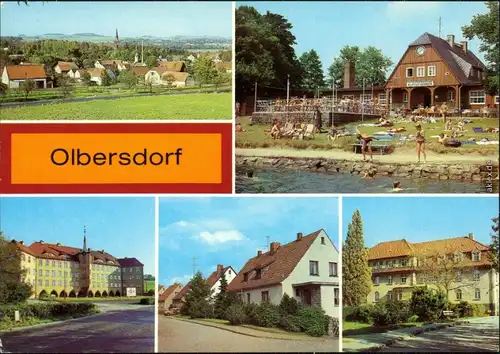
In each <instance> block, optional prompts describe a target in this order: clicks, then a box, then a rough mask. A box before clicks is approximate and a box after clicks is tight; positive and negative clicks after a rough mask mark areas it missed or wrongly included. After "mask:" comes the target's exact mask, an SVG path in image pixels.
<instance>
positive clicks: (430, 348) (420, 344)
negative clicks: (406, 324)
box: [380, 316, 499, 353]
mask: <svg viewBox="0 0 500 354" xmlns="http://www.w3.org/2000/svg"><path fill="white" fill-rule="evenodd" d="M498 321H499V318H498V316H497V317H485V318H482V319H480V320H479V321H476V320H474V321H473V322H471V323H467V324H464V325H460V326H456V327H449V328H445V329H441V330H438V331H432V332H427V333H423V334H420V335H418V336H416V337H413V338H412V339H409V340H404V341H401V342H398V343H396V344H394V345H392V346H390V347H388V348H385V349H383V350H380V351H382V352H476V353H477V352H498V351H499V324H498Z"/></svg>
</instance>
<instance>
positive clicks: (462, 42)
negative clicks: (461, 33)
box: [460, 41, 468, 54]
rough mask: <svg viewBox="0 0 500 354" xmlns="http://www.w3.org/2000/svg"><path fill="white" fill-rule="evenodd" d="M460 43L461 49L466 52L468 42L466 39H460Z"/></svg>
mask: <svg viewBox="0 0 500 354" xmlns="http://www.w3.org/2000/svg"><path fill="white" fill-rule="evenodd" d="M460 45H461V46H462V50H463V51H464V53H465V54H467V49H468V48H467V47H468V42H467V41H461V42H460Z"/></svg>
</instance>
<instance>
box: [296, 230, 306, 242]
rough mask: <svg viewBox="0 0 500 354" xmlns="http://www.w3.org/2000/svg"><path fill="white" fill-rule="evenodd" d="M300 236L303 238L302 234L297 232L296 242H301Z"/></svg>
mask: <svg viewBox="0 0 500 354" xmlns="http://www.w3.org/2000/svg"><path fill="white" fill-rule="evenodd" d="M302 236H304V235H303V234H302V232H297V241H300V240H302Z"/></svg>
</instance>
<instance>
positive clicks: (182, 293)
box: [172, 282, 191, 300]
mask: <svg viewBox="0 0 500 354" xmlns="http://www.w3.org/2000/svg"><path fill="white" fill-rule="evenodd" d="M189 290H191V282H189V283H187V284H186V286H184V287H183V288H182V290H181V291H180V292H179V293H178V294H177V295H175V296H174V297H173V298H172V300H182V299H183V298H184V296H185V295H186V294H187V293H188V292H189Z"/></svg>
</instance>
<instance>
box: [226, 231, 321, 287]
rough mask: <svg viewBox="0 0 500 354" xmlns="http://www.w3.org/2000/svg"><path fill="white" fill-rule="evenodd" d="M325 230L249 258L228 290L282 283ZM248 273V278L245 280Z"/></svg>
mask: <svg viewBox="0 0 500 354" xmlns="http://www.w3.org/2000/svg"><path fill="white" fill-rule="evenodd" d="M322 231H323V230H318V231H315V232H313V233H312V234H309V235H307V236H303V237H302V239H301V240H295V241H292V242H290V243H287V244H285V245H282V246H280V247H279V248H278V249H277V250H276V251H275V252H274V253H273V252H270V251H268V252H266V253H263V254H261V255H260V256H256V257H253V258H251V259H249V260H248V262H247V263H246V264H245V266H244V267H243V268H242V269H241V271H240V272H239V273H238V275H237V276H236V277H235V278H234V279H233V281H231V283H230V284H229V286H228V291H239V290H244V289H253V288H259V287H262V286H269V285H275V284H279V283H281V282H282V281H283V280H285V279H286V278H287V277H288V276H289V275H290V274H291V273H292V271H293V270H294V269H295V267H296V266H297V264H298V263H299V261H300V260H301V259H302V257H304V255H305V254H306V252H307V250H308V249H309V247H310V246H311V245H312V243H313V242H314V240H315V239H316V238H317V237H318V235H319V234H320V233H321V232H322ZM256 270H260V273H261V275H260V278H258V279H256V278H255V277H256ZM245 274H247V277H248V278H247V280H245Z"/></svg>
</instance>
